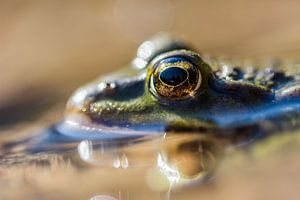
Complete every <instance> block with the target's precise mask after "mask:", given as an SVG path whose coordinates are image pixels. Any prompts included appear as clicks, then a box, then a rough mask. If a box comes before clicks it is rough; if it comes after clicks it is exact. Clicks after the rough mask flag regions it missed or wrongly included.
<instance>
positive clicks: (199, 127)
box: [66, 34, 300, 133]
mask: <svg viewBox="0 0 300 200" xmlns="http://www.w3.org/2000/svg"><path fill="white" fill-rule="evenodd" d="M175 68H176V69H175ZM299 108H300V81H299V76H298V75H290V74H287V73H286V72H284V71H280V70H276V69H273V68H272V66H271V67H266V68H259V69H258V68H255V67H252V66H251V67H248V66H234V65H228V64H223V63H222V62H220V61H218V60H214V59H213V58H207V57H202V56H200V55H199V54H198V53H197V52H195V51H193V50H192V49H191V48H190V47H188V46H187V45H186V44H184V43H182V42H181V41H178V40H176V39H173V38H171V37H170V36H169V35H166V34H160V35H158V36H156V37H153V38H151V39H149V40H147V41H145V42H144V43H142V44H141V45H140V47H139V48H138V51H137V55H136V57H135V58H134V59H133V61H132V62H131V63H130V64H129V66H128V67H126V68H124V69H122V70H120V71H117V72H115V73H112V74H109V75H107V76H103V77H100V78H99V79H98V80H96V81H94V82H92V83H89V84H87V85H86V86H83V87H82V88H80V89H78V90H77V91H76V92H75V93H74V94H73V96H72V97H71V98H70V100H69V102H68V104H67V112H66V113H67V114H66V116H72V119H71V121H74V120H75V121H77V122H78V116H80V117H79V118H81V119H80V120H82V119H84V120H83V121H85V123H87V121H88V123H89V124H96V126H97V124H98V125H101V126H102V125H103V126H105V127H111V128H113V127H118V128H123V129H124V130H125V129H132V130H137V131H140V130H146V131H148V132H153V131H170V130H175V131H178V130H184V131H187V130H189V131H201V132H209V131H211V130H213V131H215V130H216V129H218V130H220V129H222V133H227V132H230V131H228V130H232V129H234V130H238V132H241V131H243V130H245V127H246V130H249V127H252V129H251V130H252V131H253V130H254V129H259V130H260V131H259V132H271V131H274V130H280V129H281V128H284V127H291V126H290V118H291V117H292V118H294V119H298V118H297V116H298V111H299ZM74 116H77V117H75V118H74ZM78 123H82V122H81V121H80V122H78ZM87 126H90V125H87ZM293 127H295V126H293ZM262 130H263V131H262ZM235 132H236V131H235ZM256 132H257V131H256Z"/></svg>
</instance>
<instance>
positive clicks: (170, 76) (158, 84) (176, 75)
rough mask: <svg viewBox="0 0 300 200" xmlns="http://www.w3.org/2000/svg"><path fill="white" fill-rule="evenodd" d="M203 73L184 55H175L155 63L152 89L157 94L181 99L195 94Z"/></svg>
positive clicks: (151, 79)
mask: <svg viewBox="0 0 300 200" xmlns="http://www.w3.org/2000/svg"><path fill="white" fill-rule="evenodd" d="M201 79H202V77H201V73H200V70H199V68H198V67H197V66H195V64H193V63H192V62H190V61H189V60H187V59H186V58H184V57H180V56H174V57H169V58H165V59H162V60H160V61H158V62H157V63H155V64H154V66H153V71H152V74H151V77H150V91H151V93H152V94H154V95H155V96H159V97H162V98H168V99H170V98H171V99H174V100H181V99H186V98H189V97H193V96H195V94H196V92H197V90H198V89H199V87H200V85H201Z"/></svg>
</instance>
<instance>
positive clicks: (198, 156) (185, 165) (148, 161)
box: [78, 133, 229, 185]
mask: <svg viewBox="0 0 300 200" xmlns="http://www.w3.org/2000/svg"><path fill="white" fill-rule="evenodd" d="M228 144H229V143H228V142H227V141H226V140H224V139H221V138H217V137H215V136H210V135H199V134H192V133H187V134H169V135H167V136H166V137H163V138H157V139H154V140H151V141H147V142H143V143H140V144H139V143H137V144H134V145H133V144H128V145H127V146H125V145H123V146H119V147H117V146H114V148H112V144H111V145H107V143H104V142H97V141H88V140H84V141H81V142H80V143H79V145H78V154H79V156H80V158H81V160H82V161H84V162H86V163H88V164H91V165H96V166H98V167H112V168H116V169H127V168H134V167H155V168H156V169H157V170H158V171H159V172H160V173H161V175H163V176H165V178H166V179H167V180H168V181H169V184H172V185H174V184H176V185H177V184H186V183H190V182H201V181H204V180H206V179H207V178H208V177H209V176H210V175H211V174H212V173H213V171H214V170H215V169H216V167H217V165H218V164H219V162H220V160H221V159H222V157H223V156H224V152H225V151H226V147H227V146H228ZM115 145H117V144H115ZM150 182H151V181H150Z"/></svg>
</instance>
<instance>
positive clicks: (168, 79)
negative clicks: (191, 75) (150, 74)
mask: <svg viewBox="0 0 300 200" xmlns="http://www.w3.org/2000/svg"><path fill="white" fill-rule="evenodd" d="M159 78H160V80H161V81H162V82H163V83H165V84H167V85H171V86H177V85H180V84H181V83H183V82H184V81H185V80H187V78H188V72H187V71H186V70H185V69H182V68H180V67H169V68H167V69H165V70H163V71H162V72H160V75H159Z"/></svg>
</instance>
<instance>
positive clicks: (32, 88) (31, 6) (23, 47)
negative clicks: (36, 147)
mask: <svg viewBox="0 0 300 200" xmlns="http://www.w3.org/2000/svg"><path fill="white" fill-rule="evenodd" d="M299 11H300V3H299V2H297V1H293V0H290V1H279V0H278V1H271V0H261V1H238V0H227V1H209V0H203V1H193V0H187V1H179V0H172V1H171V0H170V1H168V0H153V1H148V0H142V1H141V0H101V1H91V0H88V1H75V0H72V1H71V0H69V1H68V0H43V1H40V0H35V1H32V0H21V1H18V0H11V1H1V2H0V72H1V73H0V113H1V116H2V117H1V116H0V121H2V124H5V123H7V122H8V121H10V122H11V121H15V120H16V118H18V119H19V120H22V119H24V118H27V117H28V116H29V113H31V114H30V115H32V113H38V112H39V111H40V110H44V109H45V108H47V107H49V106H50V105H52V104H53V102H57V101H59V102H65V101H66V100H67V98H68V96H70V94H71V92H72V91H73V90H74V89H75V88H77V87H78V86H80V85H82V84H83V83H85V82H87V81H89V80H92V79H93V78H95V77H97V76H99V75H100V74H101V73H104V72H109V71H113V70H114V69H116V68H120V67H122V66H124V65H125V64H126V63H128V62H129V61H130V59H131V58H132V56H133V55H134V53H135V50H136V47H137V46H138V44H139V43H140V42H142V41H143V40H144V39H146V38H148V37H149V36H152V35H153V34H155V33H157V32H158V31H161V30H164V31H171V32H172V33H174V34H176V35H178V36H180V37H183V38H185V39H186V40H187V41H189V42H190V43H192V44H193V45H194V46H195V47H196V48H198V49H199V50H201V52H205V53H209V54H216V55H219V54H225V55H228V56H242V57H253V56H265V55H268V56H269V55H272V56H280V57H285V56H290V57H296V58H298V57H300V54H299V55H298V53H299V52H300V50H299V44H300V36H299V35H300V26H299V24H300V12H299ZM45 105H47V106H45ZM49 108H50V107H49ZM4 115H5V116H4ZM0 125H1V124H0Z"/></svg>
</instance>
